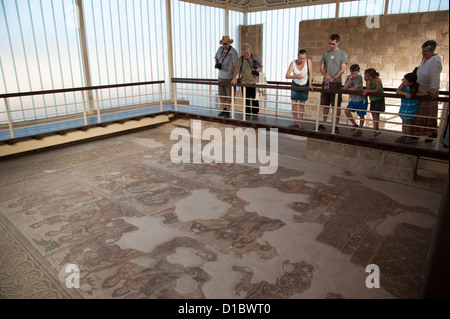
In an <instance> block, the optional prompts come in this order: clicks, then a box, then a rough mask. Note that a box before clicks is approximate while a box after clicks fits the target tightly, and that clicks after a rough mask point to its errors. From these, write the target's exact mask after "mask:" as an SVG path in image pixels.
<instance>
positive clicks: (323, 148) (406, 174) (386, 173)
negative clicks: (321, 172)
mask: <svg viewBox="0 0 450 319" xmlns="http://www.w3.org/2000/svg"><path fill="white" fill-rule="evenodd" d="M306 147H307V154H306V159H307V160H308V161H311V162H318V163H323V164H328V165H331V166H334V167H337V168H341V169H343V170H347V171H351V172H355V173H360V174H365V175H369V176H373V177H378V178H382V179H386V180H392V181H399V182H407V183H412V182H413V181H414V176H415V173H416V169H417V163H418V156H415V155H408V154H401V153H395V152H389V151H383V150H378V149H370V148H365V147H361V146H355V145H349V144H342V143H337V142H329V141H324V140H318V139H313V138H308V140H307V142H306Z"/></svg>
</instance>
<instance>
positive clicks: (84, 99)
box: [81, 90, 88, 125]
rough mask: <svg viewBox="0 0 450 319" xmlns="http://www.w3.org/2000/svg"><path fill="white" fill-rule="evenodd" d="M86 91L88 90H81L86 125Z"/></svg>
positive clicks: (85, 123)
mask: <svg viewBox="0 0 450 319" xmlns="http://www.w3.org/2000/svg"><path fill="white" fill-rule="evenodd" d="M85 93H86V91H84V90H83V91H81V99H82V100H83V120H84V125H87V124H88V123H87V115H86V98H85V97H84V94H85Z"/></svg>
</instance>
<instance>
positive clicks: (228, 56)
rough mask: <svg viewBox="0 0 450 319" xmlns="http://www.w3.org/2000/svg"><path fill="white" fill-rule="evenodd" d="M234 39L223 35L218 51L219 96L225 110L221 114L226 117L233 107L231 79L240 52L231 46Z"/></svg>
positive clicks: (216, 57)
mask: <svg viewBox="0 0 450 319" xmlns="http://www.w3.org/2000/svg"><path fill="white" fill-rule="evenodd" d="M232 43H233V40H232V39H230V37H229V36H228V35H225V36H223V37H222V40H221V41H220V45H221V46H220V47H219V49H218V50H217V52H216V55H215V57H214V58H215V59H216V65H215V68H216V69H218V70H219V96H220V101H221V102H222V106H223V110H222V112H220V114H219V116H223V117H226V118H229V117H230V112H229V111H230V107H231V86H230V84H231V79H232V78H233V75H234V66H235V65H236V61H237V59H238V53H237V51H236V49H235V48H233V47H232V46H231V44H232Z"/></svg>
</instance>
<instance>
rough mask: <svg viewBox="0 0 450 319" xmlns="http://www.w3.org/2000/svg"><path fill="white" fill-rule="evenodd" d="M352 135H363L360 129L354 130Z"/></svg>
mask: <svg viewBox="0 0 450 319" xmlns="http://www.w3.org/2000/svg"><path fill="white" fill-rule="evenodd" d="M352 135H353V136H361V135H362V132H361V131H359V130H356V131H354V132H353V133H352Z"/></svg>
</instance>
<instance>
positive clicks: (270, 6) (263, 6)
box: [182, 0, 349, 12]
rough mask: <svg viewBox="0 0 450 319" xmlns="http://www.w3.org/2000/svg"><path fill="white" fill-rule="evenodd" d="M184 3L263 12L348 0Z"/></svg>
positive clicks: (201, 0)
mask: <svg viewBox="0 0 450 319" xmlns="http://www.w3.org/2000/svg"><path fill="white" fill-rule="evenodd" d="M182 1H186V2H191V3H196V4H202V5H206V6H213V7H219V8H225V9H229V10H236V11H247V12H252V11H264V10H275V9H281V8H290V7H299V6H311V5H317V4H325V3H339V2H344V1H349V0H343V1H340V0H182Z"/></svg>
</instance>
